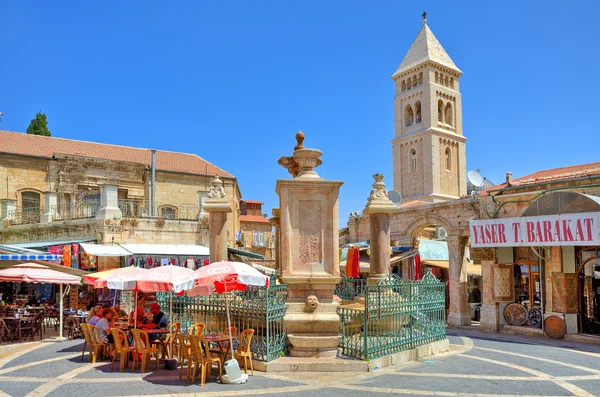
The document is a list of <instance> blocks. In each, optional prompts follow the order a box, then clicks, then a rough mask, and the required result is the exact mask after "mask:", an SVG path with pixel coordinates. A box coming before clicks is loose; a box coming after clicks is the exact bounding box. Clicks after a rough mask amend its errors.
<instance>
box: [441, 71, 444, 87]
mask: <svg viewBox="0 0 600 397" xmlns="http://www.w3.org/2000/svg"><path fill="white" fill-rule="evenodd" d="M440 84H441V85H444V75H443V74H441V73H440Z"/></svg>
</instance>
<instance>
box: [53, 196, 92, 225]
mask: <svg viewBox="0 0 600 397" xmlns="http://www.w3.org/2000/svg"><path fill="white" fill-rule="evenodd" d="M99 208H100V201H99V200H89V201H88V200H86V201H82V202H80V203H76V204H60V205H54V206H52V220H53V221H66V220H72V219H87V218H93V217H95V216H96V212H98V209H99Z"/></svg>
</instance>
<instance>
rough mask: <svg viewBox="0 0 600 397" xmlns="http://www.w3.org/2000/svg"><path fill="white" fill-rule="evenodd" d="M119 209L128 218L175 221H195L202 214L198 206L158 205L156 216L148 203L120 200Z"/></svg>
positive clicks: (155, 211)
mask: <svg viewBox="0 0 600 397" xmlns="http://www.w3.org/2000/svg"><path fill="white" fill-rule="evenodd" d="M118 205H119V208H120V209H121V213H122V214H123V216H124V217H127V218H162V219H173V220H189V221H195V220H197V219H198V214H199V213H200V206H199V205H198V204H171V203H156V205H155V210H154V215H152V208H151V205H150V204H149V203H148V202H144V201H136V200H119V203H118Z"/></svg>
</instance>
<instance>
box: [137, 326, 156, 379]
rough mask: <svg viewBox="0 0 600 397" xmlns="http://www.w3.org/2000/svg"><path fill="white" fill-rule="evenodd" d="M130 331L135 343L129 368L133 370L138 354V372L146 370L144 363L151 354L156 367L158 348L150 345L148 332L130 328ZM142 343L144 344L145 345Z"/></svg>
mask: <svg viewBox="0 0 600 397" xmlns="http://www.w3.org/2000/svg"><path fill="white" fill-rule="evenodd" d="M131 333H132V335H133V343H134V345H135V351H134V353H133V366H132V369H131V370H132V371H135V366H136V363H137V362H138V359H139V358H140V357H138V355H141V356H142V357H141V369H140V372H146V363H147V362H149V361H150V359H151V358H152V356H153V355H154V357H155V358H156V368H157V369H158V364H159V362H158V349H157V348H156V346H151V345H150V338H149V337H148V333H147V332H146V331H142V330H140V329H132V330H131ZM142 338H143V339H144V340H145V342H144V341H142ZM144 343H145V344H146V345H145V346H144Z"/></svg>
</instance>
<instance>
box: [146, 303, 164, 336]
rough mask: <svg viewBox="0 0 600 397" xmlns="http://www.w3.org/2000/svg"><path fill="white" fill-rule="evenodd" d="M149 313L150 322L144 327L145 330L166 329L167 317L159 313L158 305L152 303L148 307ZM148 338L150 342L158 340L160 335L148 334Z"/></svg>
mask: <svg viewBox="0 0 600 397" xmlns="http://www.w3.org/2000/svg"><path fill="white" fill-rule="evenodd" d="M150 313H152V322H151V323H150V324H148V325H147V326H145V328H147V329H155V328H167V326H168V325H169V320H167V316H165V314H164V313H163V312H161V311H160V306H159V305H158V303H153V304H152V305H151V306H150ZM148 336H149V337H150V340H152V341H154V340H157V339H160V335H158V334H153V333H149V334H148Z"/></svg>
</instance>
